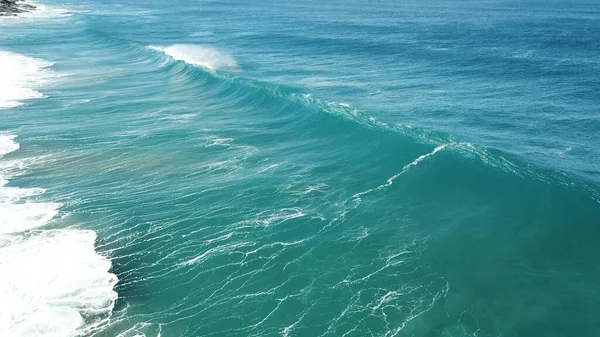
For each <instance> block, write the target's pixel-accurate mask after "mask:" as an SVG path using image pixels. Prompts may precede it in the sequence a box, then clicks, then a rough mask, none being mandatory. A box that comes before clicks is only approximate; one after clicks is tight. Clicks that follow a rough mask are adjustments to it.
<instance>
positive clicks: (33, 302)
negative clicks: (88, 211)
mask: <svg viewBox="0 0 600 337" xmlns="http://www.w3.org/2000/svg"><path fill="white" fill-rule="evenodd" d="M15 138H16V137H15V136H14V135H6V134H5V135H0V275H2V277H0V299H1V301H0V336H10V337H21V336H22V337H25V336H27V337H31V336H44V337H70V336H82V335H87V334H89V333H91V332H93V331H95V330H96V329H98V328H100V327H102V326H103V325H104V324H105V323H106V322H107V320H108V319H109V318H110V315H111V312H112V309H113V307H114V304H115V301H116V299H117V293H116V292H115V291H114V289H113V288H114V286H115V284H116V283H117V281H118V280H117V277H116V276H115V275H114V274H112V273H110V268H111V262H110V261H109V260H108V259H107V258H105V257H103V256H101V255H99V254H98V253H97V252H96V251H95V246H94V244H95V241H96V233H94V232H93V231H89V230H75V229H53V230H43V228H44V226H46V225H47V224H48V223H49V222H51V221H52V219H53V218H54V217H55V216H56V215H57V214H58V210H59V208H60V206H61V205H60V204H58V203H53V202H43V201H39V200H35V201H34V200H32V198H34V197H35V198H36V199H39V196H41V195H43V194H44V192H45V190H44V189H41V188H28V189H24V188H18V187H9V186H7V184H8V182H9V180H10V179H11V178H12V177H14V176H15V175H18V174H20V173H22V170H23V169H24V168H25V167H26V163H24V162H23V161H21V160H18V159H15V160H10V158H7V156H8V155H9V154H10V153H12V152H14V151H17V150H18V149H19V148H20V146H19V143H17V142H16V140H15Z"/></svg>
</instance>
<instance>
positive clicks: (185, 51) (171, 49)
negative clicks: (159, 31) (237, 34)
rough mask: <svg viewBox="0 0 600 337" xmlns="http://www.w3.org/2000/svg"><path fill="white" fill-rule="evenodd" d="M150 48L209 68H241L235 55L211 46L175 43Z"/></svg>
mask: <svg viewBox="0 0 600 337" xmlns="http://www.w3.org/2000/svg"><path fill="white" fill-rule="evenodd" d="M149 48H150V49H153V50H156V51H160V52H162V53H165V55H167V56H170V57H171V58H173V59H174V60H176V61H183V62H185V63H187V64H190V65H193V66H199V67H202V68H205V69H208V70H213V71H214V70H226V71H239V70H240V66H239V65H238V63H237V61H236V60H235V58H233V56H231V55H230V54H228V53H226V52H224V51H221V50H218V49H216V48H213V47H210V46H203V45H195V44H174V45H171V46H167V47H161V46H149Z"/></svg>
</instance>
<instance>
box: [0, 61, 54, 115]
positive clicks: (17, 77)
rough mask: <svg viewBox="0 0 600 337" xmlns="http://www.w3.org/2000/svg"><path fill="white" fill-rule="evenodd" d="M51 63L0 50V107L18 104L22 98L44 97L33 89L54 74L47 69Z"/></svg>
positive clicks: (4, 107) (44, 82) (10, 106)
mask: <svg viewBox="0 0 600 337" xmlns="http://www.w3.org/2000/svg"><path fill="white" fill-rule="evenodd" d="M52 65H53V63H52V62H48V61H45V60H42V59H36V58H32V57H27V56H25V55H21V54H17V53H13V52H9V51H0V74H2V76H0V88H2V90H1V91H0V109H6V108H13V107H16V106H19V105H21V104H22V102H21V101H22V100H27V99H32V98H42V97H44V95H43V94H41V93H40V92H39V91H37V90H35V89H36V88H38V87H40V86H41V85H43V84H46V83H47V82H48V81H49V80H50V79H52V78H53V77H55V76H56V75H55V73H54V72H52V71H51V70H49V69H47V68H48V67H50V66H52Z"/></svg>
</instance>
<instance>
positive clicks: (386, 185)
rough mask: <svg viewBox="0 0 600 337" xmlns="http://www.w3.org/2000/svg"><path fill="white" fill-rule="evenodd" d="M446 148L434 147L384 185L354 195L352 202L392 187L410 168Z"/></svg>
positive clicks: (445, 145) (443, 145)
mask: <svg viewBox="0 0 600 337" xmlns="http://www.w3.org/2000/svg"><path fill="white" fill-rule="evenodd" d="M447 146H448V144H442V145H439V146H438V147H436V148H435V149H433V151H431V152H429V153H426V154H424V155H421V156H419V157H418V158H417V159H415V160H413V161H412V162H411V163H409V164H406V165H405V166H404V167H403V168H402V171H400V172H399V173H397V174H395V175H393V176H391V177H390V178H389V179H388V180H387V181H386V182H385V184H382V185H379V186H377V187H375V188H371V189H368V190H366V191H363V192H360V193H356V194H355V195H353V196H352V198H351V199H352V200H360V197H361V196H363V195H365V194H369V193H371V192H373V191H378V190H382V189H385V188H387V187H389V186H392V184H394V180H396V179H397V178H398V177H399V176H401V175H403V174H404V173H406V172H407V171H408V170H410V168H411V167H413V166H417V165H419V163H420V162H421V161H423V160H425V159H427V158H429V157H431V156H433V155H435V154H436V153H438V152H440V151H441V150H443V149H445V148H446V147H447Z"/></svg>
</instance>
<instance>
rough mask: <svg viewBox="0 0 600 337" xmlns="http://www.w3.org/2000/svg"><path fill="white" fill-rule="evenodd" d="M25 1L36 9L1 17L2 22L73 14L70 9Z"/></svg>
mask: <svg viewBox="0 0 600 337" xmlns="http://www.w3.org/2000/svg"><path fill="white" fill-rule="evenodd" d="M25 3H26V4H29V5H33V6H35V9H32V10H30V11H29V12H25V13H19V14H18V15H16V16H3V17H0V22H2V21H4V22H7V21H8V22H10V21H15V20H23V19H25V20H26V19H47V18H57V17H64V16H71V15H73V14H72V12H71V11H70V10H68V9H64V8H56V7H52V6H45V5H42V4H39V3H37V2H35V1H27V2H25Z"/></svg>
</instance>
